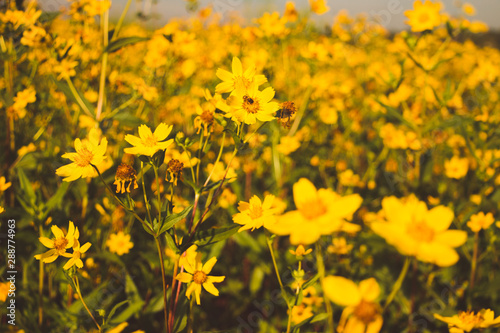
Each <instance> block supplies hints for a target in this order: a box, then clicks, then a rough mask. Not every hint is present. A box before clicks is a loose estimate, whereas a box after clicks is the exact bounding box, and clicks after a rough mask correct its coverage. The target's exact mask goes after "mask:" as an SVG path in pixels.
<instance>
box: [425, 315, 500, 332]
mask: <svg viewBox="0 0 500 333" xmlns="http://www.w3.org/2000/svg"><path fill="white" fill-rule="evenodd" d="M434 317H435V318H436V319H438V320H441V321H443V322H445V323H447V324H448V328H449V329H450V332H453V333H464V332H470V331H472V330H473V329H484V328H488V327H500V316H499V317H496V318H495V313H494V312H493V311H492V310H490V309H482V310H481V311H479V312H478V313H474V312H471V311H467V312H464V311H460V312H458V315H454V316H452V317H443V316H440V315H438V314H437V313H435V314H434Z"/></svg>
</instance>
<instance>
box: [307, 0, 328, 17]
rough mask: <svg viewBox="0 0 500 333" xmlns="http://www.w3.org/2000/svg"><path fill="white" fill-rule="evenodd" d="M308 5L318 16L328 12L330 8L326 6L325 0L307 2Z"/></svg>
mask: <svg viewBox="0 0 500 333" xmlns="http://www.w3.org/2000/svg"><path fill="white" fill-rule="evenodd" d="M309 5H311V10H312V11H313V12H314V13H316V14H318V15H323V14H324V13H326V12H328V11H329V10H330V7H328V6H327V5H326V0H309Z"/></svg>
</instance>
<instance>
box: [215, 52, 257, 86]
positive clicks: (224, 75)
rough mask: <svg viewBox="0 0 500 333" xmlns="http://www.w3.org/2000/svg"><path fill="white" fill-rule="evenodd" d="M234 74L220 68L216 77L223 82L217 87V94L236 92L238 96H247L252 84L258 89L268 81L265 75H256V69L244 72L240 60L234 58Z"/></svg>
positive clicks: (250, 68) (252, 68)
mask: <svg viewBox="0 0 500 333" xmlns="http://www.w3.org/2000/svg"><path fill="white" fill-rule="evenodd" d="M232 70H233V72H232V73H231V72H228V71H226V70H225V69H222V68H219V69H218V70H217V72H216V73H215V75H217V77H218V78H219V79H221V80H222V81H223V82H221V83H219V84H218V85H217V86H216V87H215V92H216V93H227V92H232V91H234V92H235V93H237V94H245V92H246V91H247V90H248V88H250V86H251V85H252V84H254V85H256V86H257V87H258V86H260V85H261V84H263V83H265V82H266V81H267V79H266V77H265V76H264V75H255V67H253V66H252V67H249V68H248V69H247V70H245V71H244V72H243V66H242V65H241V61H240V59H238V58H236V57H234V58H233V63H232Z"/></svg>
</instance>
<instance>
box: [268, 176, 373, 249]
mask: <svg viewBox="0 0 500 333" xmlns="http://www.w3.org/2000/svg"><path fill="white" fill-rule="evenodd" d="M293 198H294V201H295V206H296V207H297V210H294V211H291V212H288V213H285V214H284V215H283V216H281V217H280V218H279V219H278V222H277V223H275V224H274V225H272V226H270V227H269V228H268V229H269V230H270V231H271V232H273V233H275V234H277V235H290V242H291V243H292V244H296V245H298V244H312V243H314V242H316V241H317V240H318V239H319V238H320V236H321V235H329V234H331V233H333V232H336V231H347V232H357V231H359V230H360V227H359V226H358V225H356V224H352V223H348V222H346V219H350V218H351V217H352V214H353V213H354V212H355V211H356V210H357V209H358V207H359V206H360V205H361V202H362V201H363V199H362V198H361V197H360V196H359V195H358V194H352V195H348V196H345V197H341V196H340V195H338V194H337V193H335V192H334V191H332V190H330V189H319V190H316V187H314V185H313V184H312V183H311V182H310V181H309V180H307V179H305V178H301V179H300V180H299V181H298V182H297V183H295V184H294V185H293Z"/></svg>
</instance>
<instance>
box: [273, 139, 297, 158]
mask: <svg viewBox="0 0 500 333" xmlns="http://www.w3.org/2000/svg"><path fill="white" fill-rule="evenodd" d="M299 148H300V141H299V139H298V138H297V136H288V135H286V136H282V137H281V139H280V143H279V144H278V145H277V146H276V149H277V150H278V151H279V152H280V153H282V154H283V155H285V156H287V155H290V154H291V153H293V152H294V151H296V150H297V149H299Z"/></svg>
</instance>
